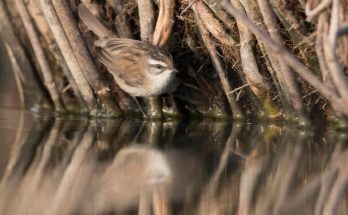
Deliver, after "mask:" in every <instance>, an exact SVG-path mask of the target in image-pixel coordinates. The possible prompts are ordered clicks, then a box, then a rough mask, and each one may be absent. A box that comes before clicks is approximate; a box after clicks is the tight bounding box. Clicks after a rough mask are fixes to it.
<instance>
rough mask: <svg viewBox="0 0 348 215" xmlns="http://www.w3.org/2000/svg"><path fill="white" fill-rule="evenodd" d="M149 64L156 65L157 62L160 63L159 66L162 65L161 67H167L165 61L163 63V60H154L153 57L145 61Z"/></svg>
mask: <svg viewBox="0 0 348 215" xmlns="http://www.w3.org/2000/svg"><path fill="white" fill-rule="evenodd" d="M147 62H148V63H149V64H150V65H157V64H159V65H161V66H163V67H167V64H166V63H164V62H162V61H158V60H154V59H152V58H149V60H148V61H147Z"/></svg>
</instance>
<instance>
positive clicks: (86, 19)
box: [79, 4, 113, 38]
mask: <svg viewBox="0 0 348 215" xmlns="http://www.w3.org/2000/svg"><path fill="white" fill-rule="evenodd" d="M79 16H80V19H81V20H82V22H83V23H84V24H85V25H86V26H87V27H88V28H89V30H91V31H93V32H94V33H95V34H96V35H97V36H98V37H99V38H103V37H105V36H110V35H112V34H113V33H112V31H110V30H109V29H107V28H106V27H105V26H104V25H103V24H102V23H101V22H100V21H99V20H98V18H97V17H95V16H94V15H93V14H92V13H91V11H90V10H89V9H88V8H87V7H86V6H85V5H83V4H80V5H79Z"/></svg>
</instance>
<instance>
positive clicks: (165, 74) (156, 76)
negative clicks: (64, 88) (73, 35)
mask: <svg viewBox="0 0 348 215" xmlns="http://www.w3.org/2000/svg"><path fill="white" fill-rule="evenodd" d="M79 15H80V18H81V20H82V21H83V23H84V24H85V25H86V26H87V27H88V28H89V29H90V30H91V31H93V32H94V33H95V34H96V35H97V36H98V38H99V39H98V40H97V41H96V42H95V46H96V47H98V48H99V51H98V54H97V56H98V60H99V61H100V62H101V63H102V64H104V65H105V66H106V67H107V69H108V71H109V72H110V73H111V74H112V76H113V77H114V79H115V81H116V83H117V84H118V85H119V87H120V88H121V89H122V90H124V91H125V92H126V93H128V94H130V95H131V96H133V97H134V96H135V97H137V96H140V97H148V96H157V95H160V94H163V93H167V92H172V91H174V90H175V88H176V87H177V85H178V79H177V77H176V73H177V70H176V69H175V67H174V65H173V59H172V57H171V55H170V54H169V53H167V52H166V51H165V50H163V49H161V48H159V47H156V46H153V45H151V44H148V43H145V42H141V41H138V40H132V39H125V38H117V37H116V36H115V35H114V34H113V32H111V31H110V30H108V29H107V28H106V27H105V26H104V25H103V24H102V23H101V22H100V21H99V20H98V19H97V18H96V17H95V16H94V15H93V14H92V13H91V12H90V11H89V10H88V9H87V8H86V7H85V6H84V5H82V4H80V5H79Z"/></svg>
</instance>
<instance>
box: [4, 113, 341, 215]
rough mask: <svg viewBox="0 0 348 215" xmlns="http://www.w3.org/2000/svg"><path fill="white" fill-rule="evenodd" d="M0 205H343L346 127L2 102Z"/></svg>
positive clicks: (145, 210)
mask: <svg viewBox="0 0 348 215" xmlns="http://www.w3.org/2000/svg"><path fill="white" fill-rule="evenodd" d="M0 137H1V139H0V214H1V215H7V214H9V215H12V214H15V215H17V214H18V215H22V214H29V215H31V214H35V215H36V214H45V215H47V214H49V215H50V214H57V215H58V214H59V215H65V214H66V215H69V214H140V215H148V214H155V215H169V214H190V215H191V214H202V215H205V214H206V215H208V214H216V215H218V214H241V215H244V214H245V215H248V214H262V215H263V214H335V213H337V214H347V212H348V210H347V209H348V208H347V204H346V203H347V200H348V199H347V193H346V192H345V188H346V185H347V181H348V179H347V178H348V168H347V165H345V164H346V163H347V162H348V150H347V147H346V145H347V135H346V134H345V133H344V132H338V131H335V130H333V129H330V128H322V127H318V128H313V129H310V130H306V131H303V130H299V129H297V128H295V127H291V126H282V125H276V124H236V123H235V124H232V123H227V122H222V121H214V120H208V119H207V120H203V121H202V120H191V121H164V122H161V121H137V120H93V119H86V118H74V117H53V116H50V115H43V114H40V115H38V114H33V113H30V112H23V111H16V110H13V109H0Z"/></svg>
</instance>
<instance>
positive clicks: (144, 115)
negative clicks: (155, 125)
mask: <svg viewBox="0 0 348 215" xmlns="http://www.w3.org/2000/svg"><path fill="white" fill-rule="evenodd" d="M131 97H132V98H133V99H134V101H135V103H136V104H137V106H138V108H139V110H140V112H141V113H142V114H143V117H144V118H147V115H146V113H145V112H144V110H143V109H142V108H141V106H140V104H139V102H138V100H137V98H136V97H135V96H131Z"/></svg>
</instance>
